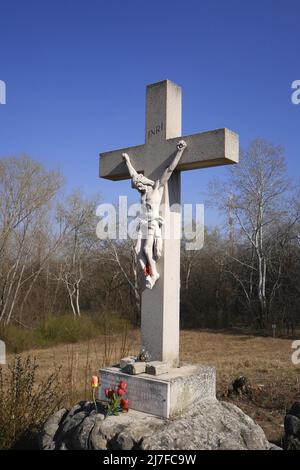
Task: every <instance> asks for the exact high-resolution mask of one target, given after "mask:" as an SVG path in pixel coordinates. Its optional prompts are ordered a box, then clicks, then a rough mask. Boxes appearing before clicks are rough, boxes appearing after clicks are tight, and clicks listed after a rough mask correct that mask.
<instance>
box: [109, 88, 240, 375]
mask: <svg viewBox="0 0 300 470" xmlns="http://www.w3.org/2000/svg"><path fill="white" fill-rule="evenodd" d="M238 149H239V144H238V136H237V134H235V133H234V132H232V131H230V130H228V129H225V128H224V129H217V130H213V131H209V132H202V133H198V134H193V135H188V136H183V137H182V136H181V88H180V87H179V86H178V85H176V84H175V83H173V82H170V81H169V80H164V81H161V82H158V83H154V84H151V85H148V86H147V91H146V139H145V144H143V145H137V146H134V147H127V148H123V149H119V150H114V151H111V152H106V153H101V154H100V176H101V177H102V178H107V179H111V180H122V179H127V178H132V179H133V181H135V183H134V184H135V187H136V189H138V190H139V189H140V192H142V188H141V187H140V188H139V187H138V184H139V183H140V184H143V182H144V183H145V184H146V185H147V181H148V185H149V186H154V184H159V182H161V181H162V180H163V183H164V187H163V192H162V202H163V205H162V207H163V213H161V214H160V216H161V218H162V220H164V221H165V225H164V227H163V231H164V232H165V233H174V232H175V233H180V229H181V214H180V210H179V209H178V207H179V204H180V172H181V171H185V170H193V169H197V168H207V167H212V166H219V165H226V164H232V163H237V162H238ZM174 162H175V164H176V168H175V167H174ZM168 169H169V174H168ZM133 170H134V171H133ZM134 172H135V173H134ZM136 175H143V176H144V181H143V179H142V178H141V177H140V178H136ZM166 175H167V176H166ZM164 176H165V179H163V177H164ZM134 178H136V179H135V180H134ZM157 182H158V183H157ZM174 208H175V209H174ZM166 224H169V225H170V226H169V227H166ZM170 227H172V230H170ZM156 228H157V227H154V229H156ZM144 263H145V273H146V276H148V284H146V285H145V289H144V290H143V292H142V303H141V343H142V347H143V348H144V349H145V350H146V351H147V352H148V353H149V356H150V360H151V361H162V362H166V363H168V364H169V365H170V366H173V367H177V366H178V364H179V300H180V299H179V295H180V239H179V237H170V238H167V237H165V238H164V237H163V249H162V256H161V257H160V258H159V259H158V260H157V263H156V264H157V266H155V269H156V273H153V272H151V271H150V272H149V271H147V269H148V268H149V266H148V267H147V258H146V260H145V262H144ZM157 273H159V276H158V275H157ZM151 275H152V280H151ZM149 276H150V277H149ZM158 278H159V279H158ZM147 287H150V289H149V288H147Z"/></svg>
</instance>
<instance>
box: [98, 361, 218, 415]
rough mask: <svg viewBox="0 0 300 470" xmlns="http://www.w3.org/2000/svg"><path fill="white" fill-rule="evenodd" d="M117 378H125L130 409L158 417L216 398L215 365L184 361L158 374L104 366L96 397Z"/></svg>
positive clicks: (115, 383)
mask: <svg viewBox="0 0 300 470" xmlns="http://www.w3.org/2000/svg"><path fill="white" fill-rule="evenodd" d="M120 380H124V381H126V382H127V391H126V398H128V399H129V407H130V409H133V410H137V411H143V412H144V413H149V414H152V415H155V416H159V417H161V418H170V417H172V416H175V415H177V414H179V413H181V412H182V411H183V410H184V409H186V408H187V407H189V405H192V404H196V403H199V402H201V401H203V400H212V399H215V398H216V373H215V369H214V367H210V366H206V365H185V366H182V367H178V368H173V369H169V371H168V373H166V374H161V375H158V376H150V375H149V374H139V375H130V374H126V373H125V372H124V371H122V370H121V369H120V368H119V367H107V368H103V369H100V382H101V386H100V389H99V399H100V400H103V399H105V394H104V390H105V389H106V388H112V387H113V388H114V387H115V386H116V385H117V384H118V383H119V382H120Z"/></svg>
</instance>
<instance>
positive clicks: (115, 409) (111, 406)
mask: <svg viewBox="0 0 300 470" xmlns="http://www.w3.org/2000/svg"><path fill="white" fill-rule="evenodd" d="M126 388H127V383H126V382H124V381H123V380H121V382H120V383H119V385H118V386H117V387H115V388H114V389H113V388H106V389H105V390H104V393H105V396H106V398H107V400H108V401H107V402H106V416H112V415H115V416H117V415H118V414H119V413H121V412H127V411H128V410H129V401H128V399H127V398H124V395H125V393H126Z"/></svg>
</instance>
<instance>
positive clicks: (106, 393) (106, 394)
mask: <svg viewBox="0 0 300 470" xmlns="http://www.w3.org/2000/svg"><path fill="white" fill-rule="evenodd" d="M109 392H110V390H109V388H106V389H105V390H104V393H105V396H106V398H108V397H109Z"/></svg>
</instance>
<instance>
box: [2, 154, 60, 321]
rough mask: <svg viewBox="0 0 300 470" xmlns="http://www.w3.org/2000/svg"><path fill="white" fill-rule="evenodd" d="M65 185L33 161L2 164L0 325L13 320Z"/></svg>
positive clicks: (57, 177) (15, 160) (16, 160)
mask: <svg viewBox="0 0 300 470" xmlns="http://www.w3.org/2000/svg"><path fill="white" fill-rule="evenodd" d="M61 183H62V178H61V176H60V174H59V173H57V172H53V171H51V172H50V171H47V170H45V169H44V168H43V166H42V165H41V164H39V163H36V162H34V161H33V160H31V159H30V158H29V157H22V158H13V157H12V158H3V159H2V160H1V161H0V208H1V211H0V264H1V270H0V299H1V300H0V322H4V323H6V324H8V323H9V322H10V320H11V318H12V314H13V310H14V308H15V305H16V301H17V298H18V295H19V293H20V291H21V288H22V287H24V284H26V281H25V278H24V276H25V275H26V270H27V266H28V263H29V262H30V261H32V260H31V257H32V253H33V250H34V240H35V235H36V233H37V232H38V230H39V227H40V225H41V224H42V223H43V220H44V215H45V213H46V212H47V211H48V210H49V204H50V202H51V201H52V199H53V198H54V196H55V195H56V193H57V191H58V189H59V188H60V186H61Z"/></svg>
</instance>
